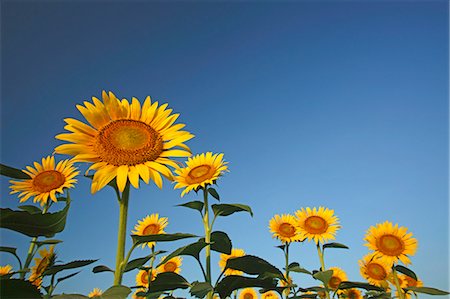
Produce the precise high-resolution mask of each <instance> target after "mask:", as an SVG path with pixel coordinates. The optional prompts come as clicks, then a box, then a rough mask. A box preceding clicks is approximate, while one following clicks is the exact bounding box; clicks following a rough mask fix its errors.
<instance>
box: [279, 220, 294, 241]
mask: <svg viewBox="0 0 450 299" xmlns="http://www.w3.org/2000/svg"><path fill="white" fill-rule="evenodd" d="M278 230H279V234H280V235H281V236H283V237H288V238H290V237H294V236H295V227H294V226H293V225H292V224H290V223H282V224H281V225H280V226H279V228H278Z"/></svg>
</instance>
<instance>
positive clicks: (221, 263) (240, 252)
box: [219, 248, 245, 275]
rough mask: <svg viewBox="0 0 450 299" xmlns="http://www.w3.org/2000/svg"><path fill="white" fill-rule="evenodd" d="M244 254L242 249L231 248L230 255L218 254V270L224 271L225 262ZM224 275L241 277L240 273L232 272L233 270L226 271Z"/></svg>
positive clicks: (237, 271)
mask: <svg viewBox="0 0 450 299" xmlns="http://www.w3.org/2000/svg"><path fill="white" fill-rule="evenodd" d="M244 255H245V252H244V250H242V249H238V248H233V249H231V254H225V253H222V254H220V261H219V266H220V269H221V270H222V271H223V270H224V269H225V266H226V265H227V261H228V260H229V259H232V258H236V257H240V256H244ZM224 275H242V271H239V270H234V269H230V268H228V269H226V270H225V273H224Z"/></svg>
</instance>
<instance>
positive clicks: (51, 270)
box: [43, 260, 98, 276]
mask: <svg viewBox="0 0 450 299" xmlns="http://www.w3.org/2000/svg"><path fill="white" fill-rule="evenodd" d="M96 261H98V260H82V261H73V262H70V263H66V264H62V265H54V266H51V267H49V268H48V269H47V270H45V271H44V274H43V275H44V276H47V275H53V274H56V273H58V272H61V271H63V270H68V269H74V268H80V267H84V266H87V265H90V264H92V263H95V262H96Z"/></svg>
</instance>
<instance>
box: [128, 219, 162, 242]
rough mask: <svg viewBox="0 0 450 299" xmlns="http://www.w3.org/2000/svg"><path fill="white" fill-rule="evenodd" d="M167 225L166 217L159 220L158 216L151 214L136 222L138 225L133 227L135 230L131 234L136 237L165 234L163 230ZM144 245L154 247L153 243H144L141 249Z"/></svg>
mask: <svg viewBox="0 0 450 299" xmlns="http://www.w3.org/2000/svg"><path fill="white" fill-rule="evenodd" d="M167 224H168V219H167V217H161V218H160V217H159V214H151V215H148V216H146V217H145V218H144V219H142V220H138V224H136V225H135V226H134V229H135V230H134V231H133V232H132V233H133V234H134V235H138V236H148V235H159V234H165V231H164V228H165V227H166V226H167ZM145 244H147V246H148V247H150V248H151V247H152V246H153V245H155V242H148V243H144V244H142V247H145Z"/></svg>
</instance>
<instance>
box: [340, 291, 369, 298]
mask: <svg viewBox="0 0 450 299" xmlns="http://www.w3.org/2000/svg"><path fill="white" fill-rule="evenodd" d="M344 294H345V297H346V298H348V299H363V298H364V297H363V295H362V294H361V291H360V290H358V289H346V290H345V291H344Z"/></svg>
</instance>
